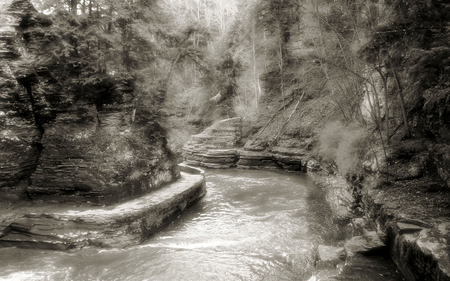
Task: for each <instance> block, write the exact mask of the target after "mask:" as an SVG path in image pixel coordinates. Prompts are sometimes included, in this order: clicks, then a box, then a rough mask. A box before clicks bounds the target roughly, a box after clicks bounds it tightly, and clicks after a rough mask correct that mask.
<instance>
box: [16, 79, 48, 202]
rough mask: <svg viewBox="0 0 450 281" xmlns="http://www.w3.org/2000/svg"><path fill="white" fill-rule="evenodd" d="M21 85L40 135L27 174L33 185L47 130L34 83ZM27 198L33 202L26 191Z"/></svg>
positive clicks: (25, 82)
mask: <svg viewBox="0 0 450 281" xmlns="http://www.w3.org/2000/svg"><path fill="white" fill-rule="evenodd" d="M19 83H21V84H22V85H23V86H24V87H25V89H26V92H27V95H28V98H29V101H30V104H31V113H32V115H33V119H34V123H35V125H36V128H37V129H38V132H39V134H38V135H37V139H36V140H35V141H34V143H33V144H32V147H33V148H34V149H35V151H36V156H35V160H34V163H33V164H34V165H33V167H32V168H31V169H30V171H29V173H28V174H27V180H28V184H31V175H33V174H34V173H35V171H36V169H37V166H38V163H39V159H40V157H41V155H42V150H44V146H43V145H42V142H41V140H42V137H43V136H44V133H45V129H44V125H43V122H42V120H41V117H40V116H39V113H38V110H37V108H36V101H35V99H34V96H33V90H32V82H31V81H23V80H22V81H20V80H19ZM25 196H26V197H27V198H28V199H29V200H33V199H32V197H31V195H30V194H29V192H28V191H27V190H26V191H25Z"/></svg>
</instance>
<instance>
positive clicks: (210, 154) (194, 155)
mask: <svg viewBox="0 0 450 281" xmlns="http://www.w3.org/2000/svg"><path fill="white" fill-rule="evenodd" d="M241 134H242V120H241V118H239V117H236V118H230V119H225V120H221V121H218V122H216V123H214V124H213V125H212V126H211V127H208V128H206V129H205V130H204V131H203V132H202V133H201V134H198V135H193V136H191V138H190V140H189V141H188V142H187V143H186V145H185V146H184V148H183V151H184V152H183V157H184V159H185V162H186V163H187V164H191V165H198V166H203V167H208V168H230V167H232V166H234V165H235V164H236V161H237V157H238V153H237V147H238V145H239V142H240V140H241Z"/></svg>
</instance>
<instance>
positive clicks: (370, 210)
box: [184, 118, 450, 281]
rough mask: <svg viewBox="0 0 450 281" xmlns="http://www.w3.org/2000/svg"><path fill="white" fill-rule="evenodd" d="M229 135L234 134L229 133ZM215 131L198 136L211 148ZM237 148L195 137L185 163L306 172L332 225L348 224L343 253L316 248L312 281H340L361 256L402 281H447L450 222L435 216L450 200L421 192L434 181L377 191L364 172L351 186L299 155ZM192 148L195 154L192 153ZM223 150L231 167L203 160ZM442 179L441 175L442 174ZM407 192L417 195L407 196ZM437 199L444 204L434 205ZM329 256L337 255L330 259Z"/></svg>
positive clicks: (442, 193)
mask: <svg viewBox="0 0 450 281" xmlns="http://www.w3.org/2000/svg"><path fill="white" fill-rule="evenodd" d="M230 123H232V124H234V126H235V128H236V131H237V130H238V128H240V126H241V125H240V124H239V120H238V119H236V118H233V119H232V120H231V119H226V120H222V121H221V124H228V125H230ZM227 130H228V131H232V130H230V129H229V127H228V128H227ZM218 131H220V126H217V125H216V126H215V130H214V131H213V130H205V132H203V133H202V134H201V135H202V136H203V139H207V140H208V141H207V142H209V143H213V142H215V133H217V132H218ZM236 135H239V133H237V134H236V133H235V136H236ZM237 143H238V142H237V141H236V140H235V139H234V141H233V143H228V144H227V146H226V147H225V148H224V147H221V146H220V145H216V146H214V147H208V146H202V145H201V144H199V143H197V140H196V138H195V137H194V138H192V139H191V140H190V141H189V142H188V143H187V144H186V146H185V152H187V153H185V154H184V157H185V160H186V161H187V162H188V163H190V164H194V165H198V166H203V167H208V168H229V167H237V168H242V169H284V170H287V171H296V172H299V171H303V172H306V171H307V172H308V173H309V175H310V176H311V177H312V179H313V180H314V181H315V183H316V184H317V185H318V186H319V187H321V188H323V189H324V190H325V191H326V197H327V198H326V199H327V201H328V202H329V204H330V206H331V208H332V210H333V212H334V216H335V219H337V220H339V221H342V222H348V224H347V228H348V232H349V235H348V237H347V239H346V241H344V242H343V245H342V246H341V247H336V248H333V249H332V250H333V251H331V250H330V249H328V248H326V247H329V246H326V245H323V246H321V247H319V249H318V257H317V272H316V273H315V274H316V275H315V276H314V278H316V279H314V280H340V279H339V274H340V272H342V271H343V270H345V267H344V266H343V265H344V264H347V265H351V264H352V263H355V262H356V263H357V262H358V261H357V260H358V259H361V258H363V257H364V255H368V254H369V255H370V254H373V253H381V254H383V253H386V254H387V255H389V256H390V257H391V259H392V260H393V261H394V263H395V264H396V265H397V268H398V270H399V271H401V273H402V274H403V276H404V278H406V280H439V281H442V280H450V247H449V243H450V218H449V216H448V215H446V211H445V210H447V209H446V208H445V206H443V208H441V209H442V210H441V209H439V210H441V211H442V212H440V213H437V212H436V210H437V208H438V207H439V205H443V204H447V203H448V202H447V201H450V200H447V199H446V194H447V193H448V191H447V190H441V191H438V192H431V193H428V191H427V190H421V188H422V189H423V188H425V189H426V188H427V186H435V185H433V184H431V182H432V181H433V179H432V178H428V177H423V178H422V179H419V180H417V179H409V180H408V179H407V180H405V181H398V182H395V181H394V183H393V184H392V185H388V186H384V187H380V185H379V184H378V185H377V184H376V183H377V182H382V181H380V179H379V178H377V176H376V174H374V173H369V172H368V173H367V175H366V179H365V180H364V181H363V182H358V181H357V180H356V181H353V182H352V181H349V180H348V179H345V178H343V177H342V176H340V175H339V173H338V172H337V171H336V170H335V167H333V166H330V165H323V164H321V163H320V162H319V161H315V160H313V159H311V158H309V159H308V157H307V156H306V154H305V153H303V152H302V151H300V150H299V149H295V148H293V149H283V150H282V151H281V153H280V151H278V150H276V149H275V150H273V151H268V150H267V149H263V148H261V149H255V148H248V147H244V148H242V147H239V145H237ZM193 146H195V148H196V150H195V151H193V150H192V149H191V147H193ZM221 149H226V151H228V152H231V151H232V152H233V153H235V154H233V156H234V162H233V163H232V164H231V163H230V162H225V163H220V161H219V160H220V159H221V158H220V157H218V158H214V162H211V161H210V159H212V158H211V157H206V156H207V155H212V154H214V153H215V151H221ZM230 154H231V153H230ZM227 161H228V160H227ZM410 170H411V169H410ZM440 174H445V173H444V172H443V171H442V169H441V170H440ZM417 181H418V182H417ZM417 186H418V187H417ZM408 192H410V193H411V192H414V193H415V194H410V195H408ZM402 196H403V197H402ZM439 198H441V201H442V202H437V201H436V202H435V201H433V200H437V199H439ZM432 202H435V203H432ZM433 204H434V205H433ZM447 207H449V206H447ZM325 248H326V249H327V250H323V249H325ZM321 249H322V250H321ZM329 252H333V253H335V254H334V255H331V256H330V255H328V253H329ZM321 253H322V254H321ZM324 253H327V255H325V254H324ZM391 280H394V279H391Z"/></svg>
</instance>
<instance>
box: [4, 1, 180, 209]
mask: <svg viewBox="0 0 450 281" xmlns="http://www.w3.org/2000/svg"><path fill="white" fill-rule="evenodd" d="M0 11H1V12H0V60H1V63H0V66H1V69H0V197H1V198H2V199H4V200H5V199H6V200H22V199H25V200H30V199H31V200H50V201H57V202H60V201H82V202H91V203H102V204H104V203H111V202H115V201H120V200H122V199H124V198H128V197H135V196H137V195H139V194H143V193H146V192H148V191H150V190H152V189H155V188H157V187H159V186H161V185H162V184H164V183H168V182H170V181H173V180H174V179H175V178H177V177H178V175H179V172H178V169H177V166H176V165H175V163H174V162H175V161H174V160H173V159H172V156H171V152H170V151H169V149H168V148H167V146H166V140H165V130H164V129H163V128H162V127H161V126H159V125H158V123H157V121H158V120H151V121H152V122H149V120H148V117H146V116H145V113H143V109H142V108H139V107H137V106H136V104H137V102H136V94H135V85H134V84H135V82H134V80H133V78H132V77H126V76H110V75H107V74H98V75H97V74H95V75H90V76H89V75H85V76H83V75H82V74H80V73H79V72H78V71H77V70H78V68H79V65H76V64H71V63H64V64H60V63H57V62H52V61H50V62H49V60H48V59H47V60H45V58H43V57H42V56H43V55H42V52H41V54H38V52H37V51H36V50H37V49H39V48H42V46H44V45H42V40H44V37H43V35H42V34H43V32H44V31H45V30H46V29H47V30H51V28H52V27H51V25H52V21H51V20H50V19H49V18H47V17H45V16H43V15H41V14H38V13H37V11H36V10H35V9H34V7H33V6H32V5H31V4H30V3H29V2H28V1H26V0H8V1H6V2H5V1H3V2H2V4H1V6H0ZM43 30H44V31H43ZM47 43H48V42H47ZM50 45H51V44H50ZM45 46H47V47H48V48H51V46H50V47H49V44H46V45H45ZM40 51H42V50H40ZM44 51H45V50H44ZM48 52H50V50H48ZM43 61H45V63H43Z"/></svg>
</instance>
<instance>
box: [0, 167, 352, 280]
mask: <svg viewBox="0 0 450 281" xmlns="http://www.w3.org/2000/svg"><path fill="white" fill-rule="evenodd" d="M206 175H207V190H208V193H207V195H206V197H205V198H203V199H202V200H201V201H200V202H198V203H197V204H196V205H194V206H193V207H191V208H190V209H188V210H187V211H186V212H184V213H183V214H182V215H181V216H180V217H179V218H178V219H177V220H176V221H174V222H173V223H172V224H170V225H168V226H167V227H166V228H164V229H163V230H162V231H161V232H159V233H158V234H156V235H154V236H152V237H151V238H150V239H148V240H147V241H146V242H144V243H143V244H141V245H139V246H133V247H129V248H126V249H97V248H89V249H82V250H80V251H76V252H55V251H43V250H25V249H16V248H4V249H0V280H194V281H200V280H308V279H309V278H310V276H311V271H312V269H313V260H314V249H315V248H316V247H317V245H318V244H319V243H325V244H330V243H331V244H332V243H333V241H334V240H335V239H336V238H337V237H336V233H337V231H336V229H337V227H336V225H334V224H333V222H332V221H331V219H330V218H331V214H330V210H329V209H328V206H327V204H326V202H325V200H324V197H323V194H322V192H321V191H320V190H318V189H317V188H316V187H314V185H313V183H312V181H311V180H310V179H309V178H308V176H307V175H305V174H287V173H284V172H270V171H254V170H250V171H246V170H245V171H244V170H217V171H216V170H214V171H213V170H208V171H207V173H206ZM356 280H358V279H356Z"/></svg>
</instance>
